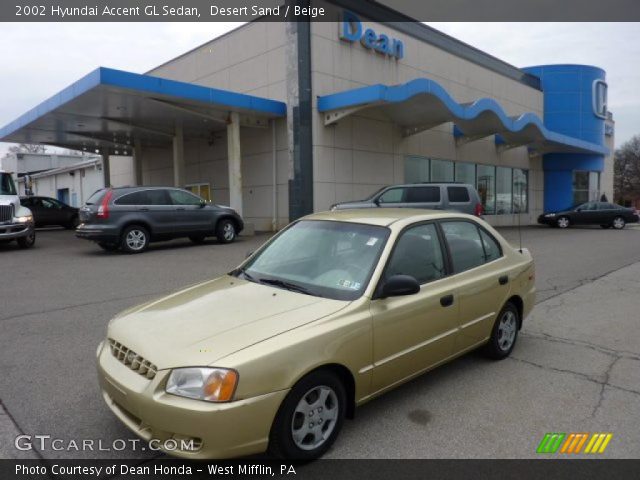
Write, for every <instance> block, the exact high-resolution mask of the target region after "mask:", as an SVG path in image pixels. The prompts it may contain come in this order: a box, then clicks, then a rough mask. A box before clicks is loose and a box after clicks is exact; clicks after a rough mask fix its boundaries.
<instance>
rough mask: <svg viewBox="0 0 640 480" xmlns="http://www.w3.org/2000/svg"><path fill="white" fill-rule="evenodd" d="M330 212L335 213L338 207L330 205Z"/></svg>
mask: <svg viewBox="0 0 640 480" xmlns="http://www.w3.org/2000/svg"><path fill="white" fill-rule="evenodd" d="M330 210H331V211H332V212H335V211H336V210H338V206H337V205H331V208H330Z"/></svg>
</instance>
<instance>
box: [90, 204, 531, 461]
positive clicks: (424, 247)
mask: <svg viewBox="0 0 640 480" xmlns="http://www.w3.org/2000/svg"><path fill="white" fill-rule="evenodd" d="M534 297H535V288H534V266H533V261H532V258H531V256H530V254H529V252H528V251H527V250H526V249H523V250H522V251H519V250H515V249H514V248H512V247H511V246H510V245H509V244H508V243H507V242H506V241H505V240H504V239H503V238H502V237H501V236H500V235H499V234H498V233H497V232H496V231H495V230H494V229H493V228H491V226H489V225H488V224H487V223H485V222H484V221H482V220H480V219H478V218H476V217H472V216H469V215H464V214H456V213H443V212H435V211H424V210H410V209H376V210H344V211H336V212H327V213H319V214H314V215H310V216H308V217H305V218H303V219H300V220H298V221H296V222H294V223H292V224H291V225H290V226H289V227H287V228H286V229H285V230H283V231H282V232H280V233H279V234H278V235H276V236H274V237H273V238H272V239H271V240H270V241H268V242H267V243H266V244H265V245H263V246H262V247H261V248H260V249H259V250H258V251H257V252H255V253H254V254H253V255H252V256H251V257H249V258H248V259H247V260H246V261H245V262H244V263H243V264H242V265H241V266H240V267H238V268H237V269H235V270H234V271H232V272H230V273H229V274H228V275H225V276H223V277H220V278H217V279H215V280H211V281H208V282H205V283H202V284H199V285H195V286H192V287H189V288H186V289H184V290H182V291H180V292H177V293H175V294H173V295H170V296H168V297H165V298H162V299H160V300H156V301H153V302H150V303H147V304H145V305H142V306H139V307H135V308H132V309H130V310H128V311H126V312H123V313H122V314H120V315H119V316H117V317H116V318H114V319H113V320H112V321H111V322H110V324H109V326H108V332H107V339H106V340H105V341H104V342H103V343H101V344H100V346H99V347H98V352H97V355H98V371H99V378H100V384H101V387H102V391H103V396H104V399H105V401H106V403H107V405H108V406H109V408H111V410H112V411H113V412H114V413H115V414H116V416H117V417H118V418H119V419H120V420H121V421H122V422H124V423H125V424H126V425H127V426H128V427H129V428H130V429H131V430H133V431H134V432H135V433H136V434H138V435H139V436H141V437H142V438H144V439H146V440H150V439H156V440H160V441H162V440H166V439H172V440H173V441H172V443H171V444H170V445H171V446H175V445H176V443H177V444H178V445H186V447H184V448H182V449H180V448H181V447H179V446H178V449H177V450H173V451H170V452H169V453H171V454H174V455H178V456H181V457H185V458H225V457H235V456H241V455H247V454H253V453H260V452H264V451H266V450H269V451H270V452H271V453H272V454H274V455H276V456H279V457H285V458H298V459H311V458H315V457H318V456H320V455H322V454H323V453H324V452H325V451H326V450H327V449H328V448H329V447H330V445H331V444H332V443H333V441H334V440H335V439H336V437H337V435H338V433H339V432H340V428H341V426H342V423H343V420H344V418H345V417H352V416H353V413H354V409H355V407H356V406H357V405H361V404H362V403H364V402H366V401H368V400H370V399H372V398H374V397H376V396H378V395H380V394H382V393H384V392H385V391H387V390H390V389H392V388H394V387H395V386H397V385H399V384H401V383H403V382H406V381H407V380H409V379H411V378H413V377H415V376H417V375H419V374H421V373H423V372H425V371H427V370H430V369H432V368H434V367H436V366H438V365H440V364H442V363H444V362H447V361H449V360H451V359H453V358H455V357H457V356H459V355H462V354H463V353H465V352H468V351H470V350H472V349H475V348H477V347H481V346H482V347H483V349H484V351H485V352H486V353H487V354H488V355H489V356H490V357H492V358H496V359H500V358H504V357H506V356H507V355H509V353H511V350H512V349H513V347H514V345H515V343H516V338H517V335H518V330H519V329H520V328H521V326H522V320H523V318H525V317H526V316H527V315H528V314H529V312H530V310H531V308H532V307H533V304H534ZM178 440H180V442H178ZM159 443H160V445H163V443H161V442H159ZM167 445H168V443H167Z"/></svg>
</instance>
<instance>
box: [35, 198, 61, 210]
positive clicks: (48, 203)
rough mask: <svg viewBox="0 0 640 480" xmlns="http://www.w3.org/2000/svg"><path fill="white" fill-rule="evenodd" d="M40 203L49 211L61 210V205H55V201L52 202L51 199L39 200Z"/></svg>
mask: <svg viewBox="0 0 640 480" xmlns="http://www.w3.org/2000/svg"><path fill="white" fill-rule="evenodd" d="M40 202H41V203H42V206H43V207H44V208H48V209H51V210H55V209H58V210H59V209H61V208H62V205H60V204H59V203H57V202H56V201H55V200H53V199H52V198H51V199H49V198H41V199H40Z"/></svg>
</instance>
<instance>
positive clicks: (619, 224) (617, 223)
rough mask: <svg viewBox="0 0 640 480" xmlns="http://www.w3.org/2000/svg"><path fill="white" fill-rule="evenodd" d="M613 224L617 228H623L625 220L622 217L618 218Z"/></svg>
mask: <svg viewBox="0 0 640 480" xmlns="http://www.w3.org/2000/svg"><path fill="white" fill-rule="evenodd" d="M613 226H614V227H615V228H622V227H624V220H623V219H621V218H616V219H614V220H613Z"/></svg>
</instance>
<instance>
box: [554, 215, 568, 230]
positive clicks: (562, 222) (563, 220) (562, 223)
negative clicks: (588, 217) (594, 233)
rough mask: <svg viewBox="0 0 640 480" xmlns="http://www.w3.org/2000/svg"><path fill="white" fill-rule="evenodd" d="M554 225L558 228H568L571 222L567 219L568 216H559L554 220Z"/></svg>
mask: <svg viewBox="0 0 640 480" xmlns="http://www.w3.org/2000/svg"><path fill="white" fill-rule="evenodd" d="M556 225H557V226H558V228H568V227H569V225H571V222H570V221H569V217H560V218H558V220H556Z"/></svg>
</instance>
